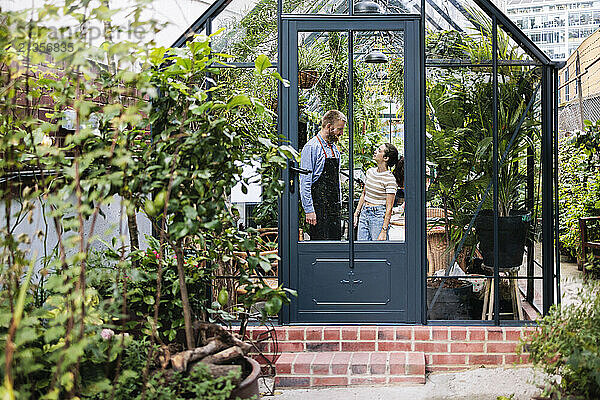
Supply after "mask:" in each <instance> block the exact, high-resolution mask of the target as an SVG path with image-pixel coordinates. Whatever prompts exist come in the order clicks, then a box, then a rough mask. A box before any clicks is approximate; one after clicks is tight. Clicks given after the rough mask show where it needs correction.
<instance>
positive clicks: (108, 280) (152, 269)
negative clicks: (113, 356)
mask: <svg viewBox="0 0 600 400" xmlns="http://www.w3.org/2000/svg"><path fill="white" fill-rule="evenodd" d="M146 241H147V243H148V248H147V250H145V251H144V250H140V251H137V252H135V253H133V254H132V259H133V260H134V261H135V263H134V264H135V265H136V266H137V267H132V263H131V262H127V263H126V267H125V268H123V269H122V270H121V272H120V271H119V267H118V264H117V263H118V260H119V254H118V253H117V252H116V251H115V250H113V249H111V248H106V249H105V250H103V251H101V252H97V253H96V254H95V257H94V258H93V259H92V260H90V265H89V268H88V278H87V280H88V283H89V284H90V285H91V286H93V287H95V288H97V290H98V292H99V294H100V297H101V298H103V299H106V300H108V301H109V302H110V303H111V304H110V305H111V306H112V309H113V310H114V311H113V312H114V313H115V314H114V315H116V314H118V313H119V312H120V309H121V308H120V307H121V304H122V301H121V300H122V298H121V297H120V295H119V293H122V292H123V289H124V288H125V285H124V281H125V280H126V281H127V316H125V318H126V320H128V323H127V329H128V330H133V331H135V332H139V331H140V330H141V329H142V328H143V326H144V325H145V324H146V322H147V317H148V316H149V315H152V314H153V311H154V303H155V301H156V277H157V270H158V262H159V258H160V243H159V241H158V240H157V239H156V238H154V237H151V236H146ZM184 265H185V280H186V285H187V287H188V291H189V301H190V309H191V311H192V315H193V317H194V318H196V319H202V318H201V316H202V314H203V312H204V311H205V310H206V309H207V308H208V305H209V304H208V302H209V299H208V295H207V287H208V285H209V284H210V276H211V274H210V270H208V269H207V268H200V267H199V263H198V262H197V261H196V260H195V258H192V257H190V258H186V260H185V261H184ZM120 273H121V274H123V276H122V277H121V278H122V279H118V275H119V274H120ZM119 281H120V282H121V283H120V287H117V285H116V282H119ZM161 287H162V290H161V297H160V305H159V309H158V311H159V312H158V318H159V319H158V321H157V331H158V333H159V335H160V336H161V338H162V339H163V340H164V341H166V342H172V341H173V340H174V339H175V337H176V336H177V333H178V332H179V331H180V330H182V329H183V325H184V321H183V316H182V315H183V307H182V304H181V296H180V294H179V280H178V276H177V264H176V257H175V255H174V253H173V251H172V250H171V249H170V248H169V247H168V246H167V247H165V259H164V261H163V272H162V281H161ZM148 332H149V331H148Z"/></svg>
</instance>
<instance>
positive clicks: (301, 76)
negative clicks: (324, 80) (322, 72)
mask: <svg viewBox="0 0 600 400" xmlns="http://www.w3.org/2000/svg"><path fill="white" fill-rule="evenodd" d="M318 80H319V72H317V71H314V70H305V71H299V72H298V86H299V87H300V89H310V88H312V87H313V86H315V84H316V83H317V81H318Z"/></svg>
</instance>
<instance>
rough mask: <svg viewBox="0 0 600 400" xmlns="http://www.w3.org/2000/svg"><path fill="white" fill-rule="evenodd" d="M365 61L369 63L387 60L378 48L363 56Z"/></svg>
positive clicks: (381, 62)
mask: <svg viewBox="0 0 600 400" xmlns="http://www.w3.org/2000/svg"><path fill="white" fill-rule="evenodd" d="M365 62H366V63H369V64H384V63H386V62H388V58H387V56H386V55H385V54H383V53H382V52H381V51H379V50H371V51H370V52H369V54H367V55H366V56H365Z"/></svg>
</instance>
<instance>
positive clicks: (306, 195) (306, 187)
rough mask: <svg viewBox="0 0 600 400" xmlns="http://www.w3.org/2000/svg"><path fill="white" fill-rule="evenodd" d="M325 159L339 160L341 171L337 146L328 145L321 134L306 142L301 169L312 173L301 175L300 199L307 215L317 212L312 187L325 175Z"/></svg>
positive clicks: (301, 155)
mask: <svg viewBox="0 0 600 400" xmlns="http://www.w3.org/2000/svg"><path fill="white" fill-rule="evenodd" d="M317 136H318V137H317ZM319 139H320V142H319ZM326 154H327V155H326ZM325 158H337V159H338V160H339V169H340V170H341V166H342V157H341V156H340V151H339V150H338V148H337V146H336V145H335V144H331V145H330V144H328V143H327V142H326V141H325V140H324V139H323V138H322V137H321V136H320V134H317V135H315V136H313V137H312V138H311V139H310V140H309V141H308V142H306V144H305V145H304V147H303V148H302V152H301V153H300V168H304V169H308V170H310V171H312V172H311V173H309V174H300V199H301V200H302V207H303V208H304V212H305V213H306V214H308V213H311V212H315V208H314V206H313V198H312V193H311V187H312V185H313V184H314V183H315V182H316V181H317V180H318V179H319V177H320V176H321V174H322V173H323V168H324V167H325ZM340 189H341V187H340Z"/></svg>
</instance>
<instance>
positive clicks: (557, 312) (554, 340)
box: [523, 283, 600, 399]
mask: <svg viewBox="0 0 600 400" xmlns="http://www.w3.org/2000/svg"><path fill="white" fill-rule="evenodd" d="M598 290H600V285H599V284H598V283H592V284H588V285H585V286H584V287H583V288H582V289H581V290H580V292H579V295H578V298H579V299H581V303H579V304H572V305H568V306H560V305H555V306H553V307H552V309H551V310H550V313H549V314H548V315H547V316H545V317H544V318H542V319H541V320H539V321H538V324H539V329H538V330H537V331H536V332H535V333H533V334H532V335H531V336H529V337H528V338H527V339H525V340H524V343H523V347H524V348H527V349H528V351H529V353H530V359H531V361H532V362H533V364H534V365H535V366H537V367H539V368H541V369H543V371H544V372H546V373H547V374H549V375H551V376H552V375H558V376H560V377H561V379H560V382H554V383H553V385H552V387H551V388H550V391H553V392H555V393H562V394H567V395H575V396H579V397H578V398H582V399H597V398H598V396H600V295H598Z"/></svg>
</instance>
